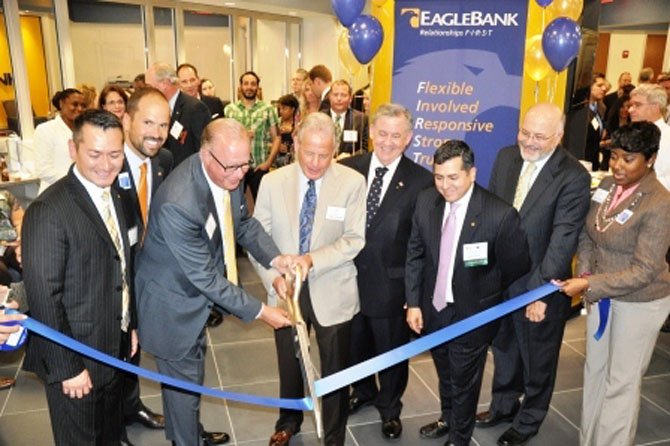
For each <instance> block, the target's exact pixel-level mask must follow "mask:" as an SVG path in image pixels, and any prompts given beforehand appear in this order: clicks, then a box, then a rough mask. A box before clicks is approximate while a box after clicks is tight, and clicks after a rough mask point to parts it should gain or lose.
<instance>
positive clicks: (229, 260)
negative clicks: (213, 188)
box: [223, 190, 238, 285]
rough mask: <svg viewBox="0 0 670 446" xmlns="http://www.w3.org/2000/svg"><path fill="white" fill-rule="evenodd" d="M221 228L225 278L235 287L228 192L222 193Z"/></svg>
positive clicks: (232, 228) (232, 236) (233, 239)
mask: <svg viewBox="0 0 670 446" xmlns="http://www.w3.org/2000/svg"><path fill="white" fill-rule="evenodd" d="M223 227H224V229H223V257H224V259H225V261H226V278H227V279H228V282H231V283H232V284H234V285H237V284H238V281H237V259H236V258H235V232H234V226H233V212H232V210H231V208H230V192H228V191H227V190H224V191H223Z"/></svg>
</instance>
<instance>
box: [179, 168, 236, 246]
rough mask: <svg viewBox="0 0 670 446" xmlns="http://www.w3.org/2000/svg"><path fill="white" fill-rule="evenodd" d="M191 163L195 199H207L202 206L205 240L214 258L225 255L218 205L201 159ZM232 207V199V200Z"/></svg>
mask: <svg viewBox="0 0 670 446" xmlns="http://www.w3.org/2000/svg"><path fill="white" fill-rule="evenodd" d="M184 162H190V163H191V175H192V178H193V183H194V189H195V191H194V192H195V193H194V196H195V197H203V196H205V197H207V198H206V200H205V203H204V205H200V209H201V212H202V223H203V228H202V231H203V234H204V236H205V239H206V240H207V241H208V243H209V245H210V252H211V253H212V255H213V256H216V255H217V254H220V255H223V241H222V238H221V228H220V227H219V214H218V213H217V212H216V205H215V204H214V195H212V191H211V190H210V188H209V184H207V178H205V173H204V172H203V170H202V169H203V167H202V164H201V163H200V157H197V156H196V157H193V158H190V159H189V160H188V161H184ZM231 205H232V199H231ZM210 216H211V217H212V218H213V219H214V232H213V233H212V235H211V238H210V235H209V234H208V233H207V221H208V220H209V218H210Z"/></svg>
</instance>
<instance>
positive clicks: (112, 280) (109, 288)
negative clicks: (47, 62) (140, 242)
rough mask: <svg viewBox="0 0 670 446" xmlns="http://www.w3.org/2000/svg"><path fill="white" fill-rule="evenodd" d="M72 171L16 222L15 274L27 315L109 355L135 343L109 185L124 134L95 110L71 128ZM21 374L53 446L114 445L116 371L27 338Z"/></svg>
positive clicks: (118, 430) (122, 238)
mask: <svg viewBox="0 0 670 446" xmlns="http://www.w3.org/2000/svg"><path fill="white" fill-rule="evenodd" d="M69 150H70V157H71V158H72V159H73V161H74V166H72V167H70V170H69V172H68V174H67V175H66V176H65V177H64V178H62V179H60V180H59V181H57V182H56V183H54V184H53V185H52V186H51V187H49V188H48V189H46V190H45V191H44V192H43V193H42V194H40V196H39V197H38V198H37V200H35V201H34V202H33V203H32V204H31V205H30V207H29V208H28V210H27V211H26V214H25V218H24V220H23V273H24V281H25V286H26V291H27V297H28V304H29V306H30V311H31V313H32V316H33V317H34V318H35V319H37V320H39V321H41V322H42V323H44V324H45V325H48V326H50V327H52V328H54V329H56V330H58V331H60V332H61V333H63V334H65V335H67V336H70V337H72V338H74V339H76V340H77V341H80V342H82V343H84V344H87V345H89V346H91V347H93V348H94V349H97V350H99V351H101V352H103V353H107V354H108V355H111V356H114V357H117V358H121V359H127V358H129V357H132V356H133V355H134V353H135V350H136V346H137V337H136V336H135V331H134V327H135V315H134V305H133V302H132V301H131V283H130V271H129V266H130V244H129V241H128V227H127V224H126V221H125V217H124V213H123V210H122V207H121V202H120V197H119V195H118V193H117V192H116V191H115V190H114V189H113V188H110V186H112V184H113V183H114V180H115V179H116V176H117V175H118V173H119V171H120V170H121V166H122V165H123V130H122V127H121V123H120V122H119V120H118V119H117V118H116V117H115V116H114V115H113V114H111V113H109V112H107V111H102V110H88V111H86V112H84V113H83V114H81V115H80V116H79V117H78V118H77V119H75V121H74V129H73V134H72V139H71V140H70V141H69ZM24 368H25V369H26V370H28V371H32V372H35V373H37V375H38V376H39V377H40V378H41V379H42V380H43V381H44V386H45V389H46V397H47V403H48V406H49V415H50V417H51V427H52V430H53V436H54V442H55V444H56V445H57V446H72V445H90V444H115V445H117V444H121V443H120V442H121V439H122V435H123V413H122V408H121V373H120V372H118V371H117V370H116V369H114V368H111V367H108V366H106V365H104V364H102V363H100V362H97V361H94V360H91V359H88V358H86V357H83V356H81V355H79V354H77V353H75V352H73V351H72V350H69V349H67V348H65V347H61V346H58V345H57V344H55V343H52V342H50V341H49V340H48V339H45V338H42V337H39V336H35V337H33V338H32V339H31V340H30V343H29V345H28V348H27V352H26V359H25V362H24Z"/></svg>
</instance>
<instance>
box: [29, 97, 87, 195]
mask: <svg viewBox="0 0 670 446" xmlns="http://www.w3.org/2000/svg"><path fill="white" fill-rule="evenodd" d="M51 103H52V104H53V105H54V107H56V109H57V110H58V114H57V115H56V117H55V118H54V119H52V120H50V121H47V122H44V123H42V124H40V125H38V126H37V128H36V129H35V135H34V137H33V142H34V153H35V173H36V174H37V177H38V178H39V179H40V180H41V181H40V193H42V191H44V190H45V189H46V188H47V187H49V186H50V185H51V184H53V183H55V182H56V181H57V180H59V179H60V178H62V177H64V176H65V175H66V174H67V172H68V169H69V168H70V165H71V164H72V160H71V159H70V154H69V151H68V141H69V140H70V139H71V138H72V125H73V123H74V120H75V119H76V118H77V116H79V115H80V114H81V113H82V112H83V111H84V96H83V95H82V94H81V92H80V91H79V90H77V89H75V88H66V89H65V90H63V91H59V92H58V93H56V94H55V95H54V97H53V98H52V99H51Z"/></svg>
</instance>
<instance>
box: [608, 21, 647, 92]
mask: <svg viewBox="0 0 670 446" xmlns="http://www.w3.org/2000/svg"><path fill="white" fill-rule="evenodd" d="M646 45H647V35H646V34H645V33H644V32H616V33H612V34H611V37H610V48H609V53H608V56H607V73H606V77H607V79H608V80H609V81H610V82H612V84H613V85H614V86H616V82H617V80H618V79H619V75H620V74H621V73H622V72H624V71H628V72H630V74H631V76H632V77H633V83H634V84H636V83H637V76H638V74H639V73H640V70H641V69H642V68H643V67H642V62H643V61H644V51H645V47H646ZM624 50H627V51H628V58H627V59H624V58H623V57H622V53H623V51H624Z"/></svg>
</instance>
